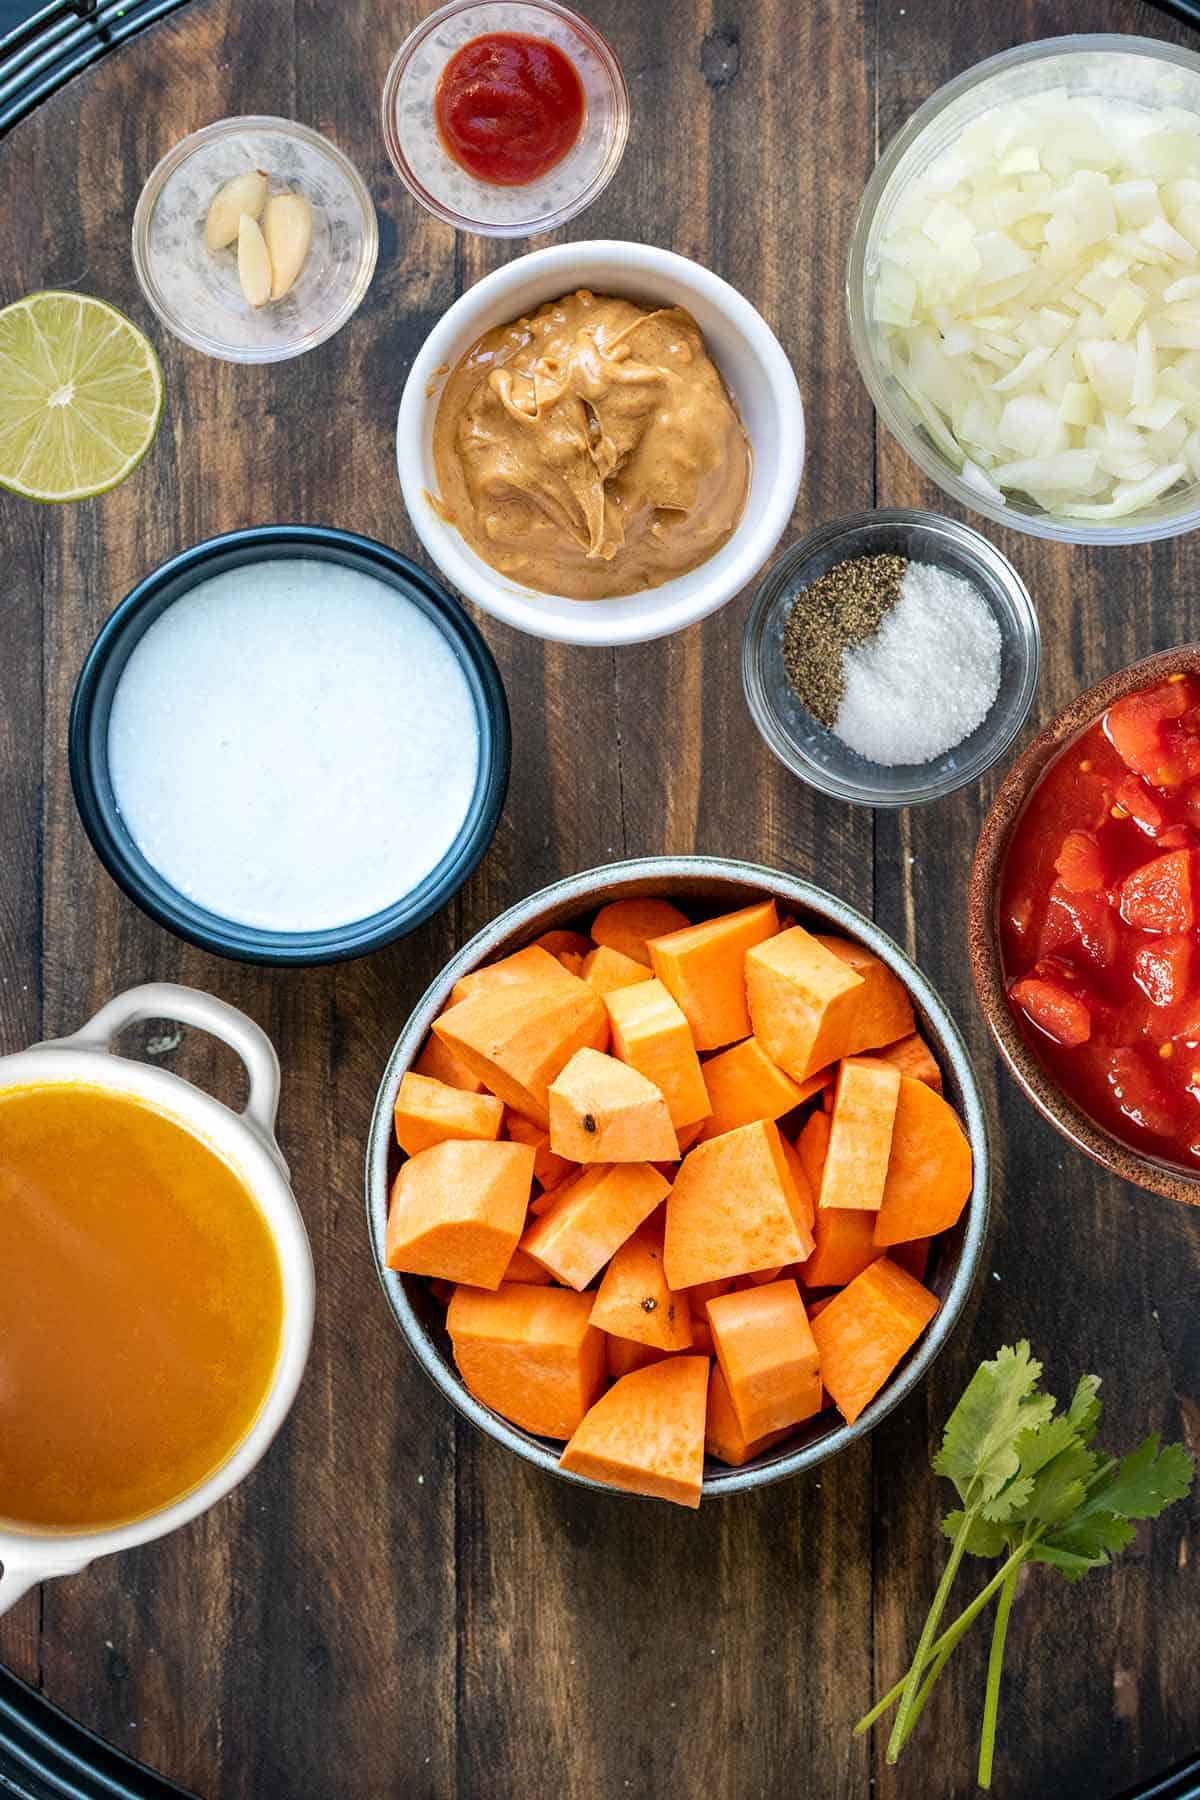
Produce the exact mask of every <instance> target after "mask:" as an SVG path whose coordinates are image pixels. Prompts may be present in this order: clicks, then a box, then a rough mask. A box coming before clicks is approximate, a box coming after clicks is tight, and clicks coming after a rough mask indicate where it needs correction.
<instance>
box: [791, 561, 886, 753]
mask: <svg viewBox="0 0 1200 1800" xmlns="http://www.w3.org/2000/svg"><path fill="white" fill-rule="evenodd" d="M907 567H908V559H907V557H903V556H854V557H850V558H849V559H848V560H847V561H846V562H842V563H836V564H835V565H834V567H833V568H832V569H828V570H826V572H825V574H824V575H821V576H819V577H818V579H817V580H816V581H814V582H813V584H812V586H811V587H807V588H804V589H802V590H801V592H800V593H798V594H797V595H796V598H795V600H794V601H793V602H792V610H791V612H790V613H789V614H788V617H787V623H786V624H785V625H784V628H783V666H784V670H785V671H786V674H787V678H788V681H789V682H790V684H791V686H792V688H793V690H794V692H795V694H796V696H797V698H798V699H799V700H800V701H801V702H802V703H803V704H804V705H805V706H807V708H808V710H809V712H810V713H812V715H813V717H814V718H817V719H819V720H820V721H821V723H822V725H829V726H832V724H833V722H834V720H835V719H836V718H837V711H838V707H839V705H840V704H841V699H842V692H843V689H844V687H845V682H846V677H845V673H844V670H843V666H842V655H843V652H844V651H845V650H847V649H848V648H849V646H850V645H851V644H858V643H861V642H862V640H863V639H864V638H870V637H874V636H875V633H876V632H877V631H878V630H879V627H880V625H881V624H882V623H883V618H884V614H885V613H887V612H889V611H890V610H891V608H892V607H893V606H894V605H895V603H896V601H897V600H898V599H899V597H900V583H901V582H902V581H903V579H904V571H905V570H906V569H907Z"/></svg>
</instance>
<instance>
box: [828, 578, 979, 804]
mask: <svg viewBox="0 0 1200 1800" xmlns="http://www.w3.org/2000/svg"><path fill="white" fill-rule="evenodd" d="M843 667H844V671H845V678H846V686H845V691H844V693H843V695H842V701H841V705H840V706H839V708H838V714H837V718H836V720H835V721H834V727H833V728H834V730H835V732H836V733H837V735H838V737H840V738H841V739H842V741H843V743H846V744H848V745H849V746H850V748H851V749H852V750H857V751H858V753H859V755H860V756H865V757H867V758H868V759H869V760H870V761H871V762H874V763H880V764H882V765H883V766H884V767H885V768H893V767H894V766H895V765H896V764H898V763H928V762H932V761H933V760H934V758H935V757H938V756H943V755H944V754H945V752H946V751H947V750H952V749H953V748H954V746H955V745H956V744H961V743H962V742H963V740H964V738H968V737H970V735H971V733H972V732H973V731H975V730H976V729H977V728H978V727H979V726H980V725H981V724H982V723H983V721H984V719H985V718H986V717H987V715H988V713H989V711H990V710H991V707H992V704H993V702H994V700H995V698H996V695H997V694H998V693H999V691H1000V627H999V626H998V625H997V623H996V620H995V618H994V616H993V614H992V609H991V607H990V606H989V605H988V603H987V601H986V600H985V599H984V597H983V595H982V594H981V593H979V591H978V589H977V588H975V587H974V586H973V585H972V583H971V582H969V581H966V580H964V578H963V577H962V576H961V575H951V574H949V573H947V571H946V570H945V569H938V568H934V567H933V566H932V565H931V564H929V563H909V565H908V568H907V569H906V570H905V573H904V578H903V580H902V581H901V583H900V594H899V598H898V599H897V600H896V603H895V605H894V606H893V607H892V608H891V609H890V611H889V612H888V613H887V614H886V615H885V617H884V620H883V623H882V625H881V626H880V628H879V631H878V632H877V633H876V635H875V636H874V637H873V638H870V639H868V640H867V641H866V642H864V643H861V644H856V645H854V646H853V647H852V648H849V649H847V650H846V651H845V652H844V661H843Z"/></svg>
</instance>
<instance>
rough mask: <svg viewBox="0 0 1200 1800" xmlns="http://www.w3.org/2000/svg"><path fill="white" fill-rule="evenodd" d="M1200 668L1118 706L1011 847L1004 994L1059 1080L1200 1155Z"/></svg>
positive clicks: (1133, 1129)
mask: <svg viewBox="0 0 1200 1800" xmlns="http://www.w3.org/2000/svg"><path fill="white" fill-rule="evenodd" d="M1198 850H1200V678H1198V677H1196V676H1194V675H1172V676H1171V677H1169V678H1168V679H1167V680H1166V681H1162V682H1159V683H1157V684H1156V685H1155V686H1153V687H1148V688H1143V689H1141V690H1140V691H1139V692H1137V693H1134V694H1129V695H1127V696H1126V697H1125V699H1123V700H1118V701H1116V702H1115V704H1114V705H1113V706H1111V707H1110V708H1109V709H1108V711H1107V713H1105V714H1104V716H1103V718H1101V719H1099V720H1097V722H1096V723H1095V724H1094V725H1092V726H1090V727H1089V728H1088V730H1087V731H1085V732H1083V733H1082V734H1081V736H1079V737H1077V738H1076V739H1074V741H1073V742H1072V743H1071V744H1070V745H1069V746H1068V747H1067V748H1066V749H1065V750H1064V751H1062V752H1061V754H1060V755H1059V756H1058V757H1057V758H1056V760H1055V761H1054V762H1053V763H1051V765H1050V767H1049V768H1048V769H1047V771H1046V773H1045V774H1044V775H1043V777H1042V779H1041V781H1040V783H1039V784H1038V786H1037V787H1036V788H1035V789H1034V791H1033V793H1032V795H1031V796H1030V799H1029V801H1028V803H1027V805H1026V808H1025V811H1024V813H1023V814H1022V816H1021V818H1020V820H1019V821H1018V824H1017V828H1016V831H1015V832H1014V834H1013V838H1012V842H1011V844H1010V846H1009V850H1008V856H1007V859H1006V862H1005V866H1004V872H1003V876H1002V879H1001V884H1000V896H999V913H998V924H999V928H1000V940H1001V951H1002V955H1003V959H1004V968H1005V975H1006V979H1007V982H1008V994H1009V1000H1010V1002H1011V1004H1012V1007H1013V1010H1014V1012H1015V1013H1016V1015H1017V1018H1018V1019H1019V1020H1020V1022H1021V1024H1022V1026H1023V1028H1024V1031H1025V1034H1026V1036H1027V1037H1028V1039H1029V1041H1030V1043H1031V1044H1032V1045H1033V1047H1034V1049H1035V1050H1036V1052H1037V1054H1038V1056H1039V1058H1040V1059H1041V1061H1042V1062H1043V1063H1044V1064H1045V1065H1046V1067H1047V1068H1048V1069H1049V1070H1050V1072H1051V1073H1052V1074H1053V1075H1054V1077H1055V1079H1056V1080H1057V1081H1058V1083H1059V1085H1060V1086H1061V1087H1062V1088H1063V1090H1064V1091H1065V1092H1066V1093H1067V1094H1068V1095H1069V1096H1070V1097H1071V1098H1072V1099H1073V1100H1075V1102H1076V1103H1077V1104H1078V1105H1079V1106H1081V1107H1082V1108H1083V1110H1084V1111H1085V1112H1087V1113H1089V1114H1090V1115H1091V1117H1092V1118H1094V1119H1095V1120H1096V1121H1097V1122H1098V1123H1099V1124H1101V1125H1103V1126H1105V1127H1107V1129H1108V1130H1109V1131H1111V1132H1113V1133H1115V1135H1116V1136H1117V1137H1119V1138H1121V1139H1123V1140H1124V1141H1125V1142H1126V1143H1128V1144H1131V1145H1132V1146H1133V1147H1134V1148H1135V1149H1138V1150H1141V1151H1144V1152H1148V1153H1149V1154H1151V1155H1153V1156H1157V1157H1160V1158H1167V1159H1169V1160H1173V1161H1177V1162H1181V1163H1183V1164H1185V1165H1189V1166H1194V1165H1195V1164H1196V1163H1198V1162H1200V931H1198V930H1197V926H1198V925H1200V862H1198V861H1197V852H1198Z"/></svg>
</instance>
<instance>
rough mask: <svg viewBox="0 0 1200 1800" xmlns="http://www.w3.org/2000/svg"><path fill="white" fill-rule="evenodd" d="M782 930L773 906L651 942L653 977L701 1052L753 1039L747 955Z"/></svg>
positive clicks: (728, 916)
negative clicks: (748, 1007)
mask: <svg viewBox="0 0 1200 1800" xmlns="http://www.w3.org/2000/svg"><path fill="white" fill-rule="evenodd" d="M778 930H779V916H778V914H777V913H776V911H775V902H774V901H773V900H763V901H760V902H759V903H758V904H757V905H756V906H744V907H742V908H741V909H740V910H739V911H738V912H732V913H724V914H722V915H721V917H719V918H716V919H705V920H704V921H703V922H702V923H701V924H699V925H688V926H686V927H685V928H684V929H683V930H681V931H672V932H668V933H667V934H666V935H665V936H663V937H656V938H651V940H650V942H649V945H648V946H647V947H648V949H649V951H650V962H651V965H652V967H653V969H654V973H655V974H656V975H657V977H658V979H659V980H660V981H661V982H662V984H663V986H664V987H665V988H666V989H667V991H668V993H670V994H671V995H672V996H673V997H674V999H675V1001H676V1002H677V1004H678V1006H679V1009H680V1011H681V1012H682V1013H683V1016H684V1018H685V1019H686V1020H687V1022H688V1024H689V1025H690V1026H691V1028H692V1038H693V1040H694V1042H695V1045H696V1048H697V1050H719V1049H721V1047H722V1046H723V1045H725V1044H732V1043H734V1042H735V1041H736V1040H737V1039H739V1038H744V1037H749V1036H750V1032H751V1024H750V1014H749V1012H748V1011H747V1008H746V967H745V965H746V952H747V951H748V950H750V949H752V948H753V947H754V946H755V945H756V944H761V943H762V942H763V940H764V939H766V938H770V937H773V936H774V934H775V933H776V932H777V931H778Z"/></svg>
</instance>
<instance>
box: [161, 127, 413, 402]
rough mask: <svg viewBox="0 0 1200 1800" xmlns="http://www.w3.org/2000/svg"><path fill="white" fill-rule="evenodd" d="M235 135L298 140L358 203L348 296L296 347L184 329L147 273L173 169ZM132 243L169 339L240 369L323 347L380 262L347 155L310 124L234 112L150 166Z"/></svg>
mask: <svg viewBox="0 0 1200 1800" xmlns="http://www.w3.org/2000/svg"><path fill="white" fill-rule="evenodd" d="M238 131H277V132H280V133H282V134H284V135H286V136H288V137H297V138H300V139H302V140H303V141H304V142H305V143H306V144H309V145H311V146H312V147H313V148H314V149H317V150H320V151H321V152H322V153H323V154H324V155H325V156H327V157H328V158H329V160H330V162H332V163H334V164H335V165H336V166H337V168H338V169H339V170H340V171H341V173H342V175H343V176H344V178H345V180H346V182H347V184H348V185H349V187H350V188H351V190H352V191H353V194H354V197H355V199H356V201H357V202H358V205H359V208H360V211H361V214H362V223H363V247H362V256H361V257H360V259H359V266H358V270H357V273H356V274H355V277H354V280H353V282H352V283H351V285H350V287H349V289H348V290H347V292H346V295H345V298H344V299H343V300H342V302H341V304H340V305H339V306H338V307H337V308H336V309H335V310H334V311H333V312H332V313H331V314H330V316H329V318H328V319H326V320H325V322H324V323H323V324H322V325H320V326H318V327H316V328H315V329H313V330H312V331H309V332H306V333H305V334H304V338H303V340H302V341H301V342H299V343H284V344H266V345H261V346H259V345H254V346H249V347H247V348H241V347H239V346H236V345H232V344H229V343H227V342H226V341H225V339H224V338H217V337H212V336H210V334H209V333H208V332H206V331H199V330H193V329H192V328H191V327H190V326H188V325H185V324H184V323H183V322H182V320H181V319H180V318H179V315H178V314H177V313H175V312H173V311H172V309H171V308H170V307H169V306H168V305H167V303H166V301H165V300H164V298H163V296H162V293H161V291H160V289H159V286H158V282H157V281H156V280H155V278H154V275H153V273H152V271H151V268H150V259H149V253H148V250H149V234H150V225H151V221H152V220H153V218H154V212H155V208H156V207H157V205H158V202H159V198H160V196H161V194H162V191H163V188H164V187H165V186H166V184H167V181H168V180H169V178H170V177H171V176H172V175H174V173H175V172H176V170H177V169H181V168H182V167H183V165H184V164H185V163H186V162H187V161H188V159H189V157H191V156H193V155H194V154H195V152H196V151H197V150H199V149H200V148H201V147H202V146H203V145H205V144H209V143H213V142H215V141H216V140H218V139H219V138H222V137H230V136H232V135H233V134H234V133H235V132H238ZM130 242H131V250H132V256H133V268H134V274H135V275H136V276H137V281H138V286H139V288H140V289H141V291H142V295H143V297H144V299H145V301H146V304H147V305H148V306H149V307H150V310H151V311H152V312H153V313H154V315H155V317H156V318H157V319H158V320H159V322H160V323H161V324H163V325H165V327H166V328H167V330H168V331H169V332H170V333H171V335H172V337H175V338H178V340H179V341H180V343H182V344H186V345H187V346H188V348H189V349H190V350H198V351H200V352H201V353H202V354H203V355H205V356H211V357H213V358H214V359H215V360H216V361H218V362H231V363H238V364H242V365H246V366H248V365H251V364H255V363H259V364H264V365H265V364H268V363H280V362H291V361H292V359H293V358H294V357H297V356H304V355H305V354H306V353H307V352H308V351H309V350H315V349H316V348H317V346H318V345H319V344H323V343H325V342H326V341H327V340H328V339H329V338H331V337H333V336H334V335H335V334H336V333H337V332H339V331H340V330H341V329H342V326H343V325H345V324H347V323H348V322H349V321H350V319H352V318H353V316H354V314H355V313H356V312H357V311H358V309H359V307H360V306H361V305H362V303H363V300H364V299H365V298H366V294H367V290H368V288H369V287H370V285H371V282H372V280H373V279H374V276H375V266H376V263H377V262H378V260H379V218H378V215H377V214H376V211H375V202H374V201H373V200H372V198H371V190H370V189H369V188H368V186H367V184H366V182H365V181H364V180H363V178H362V175H361V174H360V173H359V170H358V168H357V166H356V165H355V164H354V163H353V162H352V161H351V160H350V158H349V157H348V156H347V155H346V152H345V151H344V150H342V149H340V148H339V146H338V145H337V144H335V143H334V142H333V139H332V138H328V137H326V136H325V134H324V132H321V131H316V130H314V129H313V127H312V126H311V125H304V124H302V123H301V122H300V120H299V119H285V118H283V117H281V116H278V115H276V114H274V113H244V114H237V113H232V114H230V116H229V117H228V118H225V119H214V120H213V121H212V122H211V123H210V124H208V125H201V126H199V127H198V129H197V130H195V131H189V132H188V133H187V134H186V135H185V136H184V137H181V138H180V139H179V141H178V143H176V144H172V146H171V148H170V149H169V150H168V151H166V153H165V154H164V155H163V156H160V157H159V159H158V161H157V162H156V163H155V165H154V167H153V168H152V169H151V171H150V173H149V175H147V177H146V179H145V181H144V182H143V183H142V191H141V193H140V194H139V195H138V198H137V204H136V206H135V207H134V213H133V223H132V226H131V227H130Z"/></svg>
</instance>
